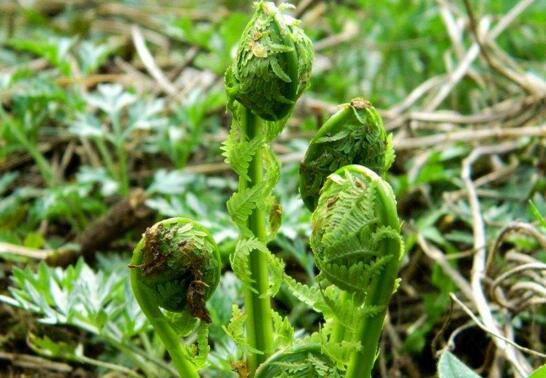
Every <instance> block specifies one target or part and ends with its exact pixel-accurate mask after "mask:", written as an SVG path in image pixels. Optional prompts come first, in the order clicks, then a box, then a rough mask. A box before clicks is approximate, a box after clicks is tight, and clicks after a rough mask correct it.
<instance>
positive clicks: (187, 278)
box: [129, 218, 220, 321]
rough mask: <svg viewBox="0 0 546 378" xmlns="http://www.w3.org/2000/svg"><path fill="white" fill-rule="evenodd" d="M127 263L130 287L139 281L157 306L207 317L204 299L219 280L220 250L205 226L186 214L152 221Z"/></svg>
mask: <svg viewBox="0 0 546 378" xmlns="http://www.w3.org/2000/svg"><path fill="white" fill-rule="evenodd" d="M129 267H130V268H131V269H132V272H131V285H133V291H134V290H135V287H134V286H135V285H139V288H141V289H142V290H144V291H145V294H146V295H147V296H149V297H151V298H153V300H154V301H155V302H156V303H157V304H158V305H159V306H160V307H162V308H164V309H166V310H169V311H172V312H182V311H188V312H189V313H190V314H191V315H192V316H194V317H196V318H199V319H201V320H204V321H210V319H209V317H208V313H207V310H206V307H205V302H206V300H207V299H208V298H209V297H210V296H211V295H212V293H213V292H214V290H215V289H216V286H217V285H218V281H219V280H220V254H219V252H218V247H217V246H216V243H215V242H214V239H213V238H212V236H211V235H210V233H209V232H208V230H207V229H206V228H204V227H203V226H201V225H200V224H198V223H197V222H194V221H192V220H190V219H186V218H171V219H167V220H164V221H161V222H158V223H156V224H154V225H153V226H152V227H150V228H148V229H147V230H146V232H145V233H144V235H143V237H142V239H141V240H140V242H139V243H138V245H137V246H136V248H135V251H134V252H133V258H132V260H131V264H130V265H129ZM141 289H139V290H141Z"/></svg>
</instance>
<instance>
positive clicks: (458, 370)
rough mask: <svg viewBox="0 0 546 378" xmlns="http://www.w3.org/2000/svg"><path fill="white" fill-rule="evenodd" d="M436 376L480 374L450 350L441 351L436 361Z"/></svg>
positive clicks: (453, 377) (450, 377)
mask: <svg viewBox="0 0 546 378" xmlns="http://www.w3.org/2000/svg"><path fill="white" fill-rule="evenodd" d="M438 376H439V377H440V378H479V377H480V376H479V375H478V374H476V373H474V371H472V369H470V368H469V367H468V366H466V365H465V364H464V363H463V362H461V360H459V359H458V358H457V357H456V356H455V355H454V354H453V353H451V352H450V351H447V350H446V351H445V352H444V353H442V356H441V357H440V360H439V361H438Z"/></svg>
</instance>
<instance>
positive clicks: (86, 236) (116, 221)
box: [46, 189, 153, 266]
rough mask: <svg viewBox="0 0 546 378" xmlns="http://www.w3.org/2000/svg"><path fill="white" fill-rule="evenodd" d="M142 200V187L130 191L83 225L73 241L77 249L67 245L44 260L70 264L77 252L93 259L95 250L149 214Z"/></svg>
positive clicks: (56, 263)
mask: <svg viewBox="0 0 546 378" xmlns="http://www.w3.org/2000/svg"><path fill="white" fill-rule="evenodd" d="M145 200H146V194H145V192H144V190H142V189H136V190H134V191H133V192H132V193H131V194H130V195H129V197H127V198H125V199H124V200H122V201H121V202H119V203H117V204H116V205H115V206H113V207H112V208H111V209H110V210H109V211H108V212H107V213H106V214H104V215H103V216H102V217H100V218H98V219H97V220H95V221H94V222H92V223H91V224H90V225H88V226H87V227H86V229H85V230H84V231H83V232H82V234H80V235H79V236H78V237H77V238H76V240H75V242H76V243H77V244H79V246H80V248H79V250H75V249H67V248H65V249H60V250H57V251H55V252H52V253H49V254H48V255H47V257H46V262H47V263H48V264H49V265H52V266H66V265H69V264H72V263H74V262H75V261H76V260H77V258H78V257H79V256H80V255H81V256H83V257H84V258H85V260H86V261H91V260H93V259H94V257H95V253H96V252H97V251H98V250H100V249H101V248H104V247H105V246H107V245H108V244H110V243H111V242H112V241H113V240H116V239H118V238H119V237H120V236H122V235H124V234H125V233H126V232H127V231H129V230H131V229H132V228H133V227H134V226H135V225H137V224H138V223H140V222H141V221H142V220H144V219H145V218H147V217H148V216H150V215H151V214H152V213H153V210H152V209H150V208H149V207H148V206H146V204H145Z"/></svg>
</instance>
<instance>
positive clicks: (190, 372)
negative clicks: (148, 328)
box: [131, 252, 199, 378]
mask: <svg viewBox="0 0 546 378" xmlns="http://www.w3.org/2000/svg"><path fill="white" fill-rule="evenodd" d="M141 254H142V252H138V253H135V254H134V255H133V259H132V261H131V263H133V264H135V265H138V264H140V263H141V261H142V259H141ZM131 288H132V290H133V294H134V296H135V298H136V300H137V302H138V304H139V305H140V308H141V309H142V312H143V313H144V315H146V317H147V318H148V320H149V321H150V323H151V325H152V327H153V328H154V330H155V332H156V333H157V334H158V335H159V337H160V338H161V341H163V344H164V345H165V348H166V349H167V351H168V352H169V355H170V356H171V359H172V362H173V365H174V367H175V368H176V370H177V371H178V374H179V375H180V377H184V378H199V374H198V373H197V371H196V369H195V366H194V365H193V364H192V362H191V361H190V354H189V352H188V351H187V349H186V347H185V346H184V345H183V344H182V343H181V341H180V338H179V337H178V335H177V334H176V332H175V331H174V329H173V328H172V327H171V325H170V324H169V322H168V320H167V318H166V317H165V315H163V313H162V312H161V310H160V309H159V306H158V304H157V303H156V302H155V300H154V295H153V294H150V293H146V292H145V291H146V288H145V287H143V286H142V284H141V282H140V280H139V272H138V270H136V269H132V270H131Z"/></svg>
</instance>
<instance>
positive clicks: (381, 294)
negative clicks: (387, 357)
mask: <svg viewBox="0 0 546 378" xmlns="http://www.w3.org/2000/svg"><path fill="white" fill-rule="evenodd" d="M311 248H312V249H313V253H314V255H315V260H316V263H317V266H318V267H319V269H320V271H321V275H322V276H323V277H324V278H325V279H326V280H327V281H328V282H331V283H333V284H334V285H335V286H337V287H338V288H340V289H342V290H344V291H345V292H347V293H349V294H350V296H351V298H353V299H352V300H353V301H354V302H355V304H354V308H355V313H357V311H361V313H362V317H361V318H360V319H357V322H356V323H357V325H356V327H355V329H352V330H350V332H349V334H348V335H347V334H346V335H345V336H344V338H345V339H347V338H348V339H349V340H350V339H351V338H355V339H356V340H358V341H360V343H361V348H360V349H359V350H355V351H354V352H353V353H352V356H351V360H350V363H349V368H348V371H347V377H348V378H356V377H359V378H364V377H370V375H371V371H372V368H373V364H374V361H375V357H376V352H377V344H378V341H379V337H380V335H381V330H382V326H383V319H384V317H385V312H386V310H387V306H388V303H389V301H390V297H391V295H392V293H393V290H394V287H395V282H396V276H397V271H398V264H399V260H400V256H401V250H402V240H401V237H400V222H399V219H398V215H397V212H396V200H395V198H394V194H393V193H392V189H391V188H390V186H389V185H388V184H387V183H386V182H385V181H384V180H383V179H382V178H381V177H380V176H378V175H377V174H376V173H374V172H373V171H372V170H370V169H368V168H365V167H363V166H359V165H349V166H345V167H342V168H340V169H338V170H337V171H336V172H335V173H333V174H332V175H330V176H329V177H328V179H327V180H326V183H325V184H324V186H323V188H322V190H321V193H320V198H319V201H318V205H317V207H316V209H315V211H314V212H313V215H312V235H311ZM326 299H327V298H325V300H326ZM346 299H347V297H346V296H345V297H344V300H346ZM342 327H343V326H342Z"/></svg>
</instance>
